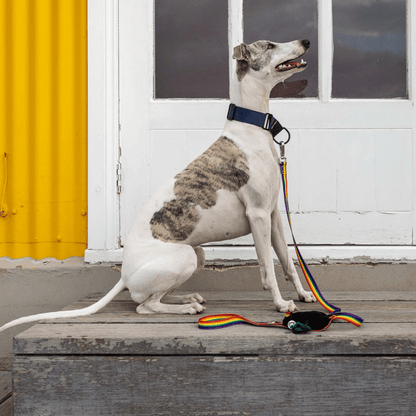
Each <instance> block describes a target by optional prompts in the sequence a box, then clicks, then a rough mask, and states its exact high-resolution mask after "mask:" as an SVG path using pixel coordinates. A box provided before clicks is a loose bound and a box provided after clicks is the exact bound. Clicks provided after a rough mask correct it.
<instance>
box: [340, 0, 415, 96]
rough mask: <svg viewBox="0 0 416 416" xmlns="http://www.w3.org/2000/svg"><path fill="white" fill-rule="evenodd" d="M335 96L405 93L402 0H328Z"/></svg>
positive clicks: (400, 94)
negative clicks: (332, 40)
mask: <svg viewBox="0 0 416 416" xmlns="http://www.w3.org/2000/svg"><path fill="white" fill-rule="evenodd" d="M333 19H334V69H333V81H332V96H333V97H336V98H406V97H407V86H406V0H348V1H345V0H333Z"/></svg>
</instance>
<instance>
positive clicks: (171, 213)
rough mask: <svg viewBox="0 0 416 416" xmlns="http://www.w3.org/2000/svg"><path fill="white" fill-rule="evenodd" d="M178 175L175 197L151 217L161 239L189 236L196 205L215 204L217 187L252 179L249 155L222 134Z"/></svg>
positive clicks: (231, 186)
mask: <svg viewBox="0 0 416 416" xmlns="http://www.w3.org/2000/svg"><path fill="white" fill-rule="evenodd" d="M175 178H176V181H175V186H174V189H173V191H174V194H175V199H172V200H171V201H168V202H165V203H164V204H163V207H162V208H161V209H160V210H159V211H157V212H155V213H154V215H153V217H152V219H151V221H150V228H151V230H152V235H153V237H154V238H157V239H159V240H162V241H173V242H180V241H184V240H186V239H187V238H188V237H189V236H190V235H191V234H192V232H193V230H194V229H195V226H196V224H197V222H198V220H199V214H198V211H197V209H196V206H197V205H199V206H200V207H201V208H202V209H209V208H212V207H213V206H214V205H215V204H216V202H217V198H218V195H217V191H218V190H220V189H225V190H227V191H231V192H236V191H238V190H239V189H240V188H241V187H242V186H243V185H245V184H246V183H247V182H248V180H249V168H248V162H247V157H246V155H245V154H244V152H242V151H241V149H240V148H239V147H238V146H237V145H236V144H235V143H234V142H233V141H232V140H230V139H228V138H227V137H224V136H222V137H220V138H219V139H218V140H217V141H216V142H215V143H214V144H213V145H212V146H211V147H210V148H209V149H208V150H207V151H206V152H204V153H203V154H202V155H201V156H199V157H198V158H197V159H195V160H194V161H193V162H192V163H191V164H190V165H189V166H188V167H187V168H185V169H184V170H183V171H182V172H181V173H179V174H178V175H176V176H175Z"/></svg>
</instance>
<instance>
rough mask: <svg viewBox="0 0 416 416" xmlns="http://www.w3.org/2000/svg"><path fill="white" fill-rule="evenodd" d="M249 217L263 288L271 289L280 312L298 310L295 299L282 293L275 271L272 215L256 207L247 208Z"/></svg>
mask: <svg viewBox="0 0 416 416" xmlns="http://www.w3.org/2000/svg"><path fill="white" fill-rule="evenodd" d="M246 215H247V218H248V220H249V222H250V227H251V232H252V234H253V239H254V245H255V247H256V252H257V257H258V259H259V265H260V273H261V279H262V283H263V288H264V289H268V290H270V292H271V293H272V296H273V302H274V304H275V305H276V308H277V310H278V311H279V312H287V311H291V312H293V311H295V310H297V308H296V305H295V303H294V302H293V300H290V301H286V300H284V299H283V298H282V295H281V294H280V291H279V287H278V285H277V281H276V275H275V272H274V263H273V255H272V248H271V245H270V240H271V217H270V213H268V212H267V211H266V210H263V209H260V208H256V209H248V210H247V213H246Z"/></svg>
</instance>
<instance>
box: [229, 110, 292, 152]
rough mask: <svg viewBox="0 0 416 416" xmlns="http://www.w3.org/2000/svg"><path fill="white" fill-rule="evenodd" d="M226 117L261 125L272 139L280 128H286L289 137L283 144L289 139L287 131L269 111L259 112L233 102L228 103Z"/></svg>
mask: <svg viewBox="0 0 416 416" xmlns="http://www.w3.org/2000/svg"><path fill="white" fill-rule="evenodd" d="M227 119H228V120H236V121H241V122H242V123H248V124H253V125H254V126H258V127H261V128H262V129H264V130H267V131H269V132H270V133H271V134H272V136H273V139H274V137H275V136H277V135H278V134H279V133H280V132H281V131H282V130H286V132H287V134H288V135H289V138H288V140H287V141H286V142H285V143H284V144H286V143H288V142H289V140H290V133H289V131H288V130H287V129H286V128H285V127H283V126H282V125H281V124H280V123H279V122H278V121H277V120H276V119H275V118H274V117H273V115H272V114H270V113H260V112H258V111H254V110H249V109H248V108H243V107H237V106H236V105H235V104H230V106H229V107H228V113H227ZM275 141H276V140H275ZM279 144H280V143H279Z"/></svg>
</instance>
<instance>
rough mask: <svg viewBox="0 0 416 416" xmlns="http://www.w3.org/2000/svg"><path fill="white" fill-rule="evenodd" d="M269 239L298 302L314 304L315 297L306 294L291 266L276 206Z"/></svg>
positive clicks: (293, 266)
mask: <svg viewBox="0 0 416 416" xmlns="http://www.w3.org/2000/svg"><path fill="white" fill-rule="evenodd" d="M271 238H272V246H273V249H274V251H275V252H276V254H277V257H278V258H279V261H280V264H281V266H282V269H283V273H284V275H285V278H286V280H290V281H291V282H292V283H293V286H295V289H296V292H297V294H298V297H299V300H301V301H303V302H316V299H315V296H314V295H313V294H312V292H307V291H306V290H305V289H304V288H303V287H302V283H301V282H300V279H299V275H298V273H297V271H296V269H295V265H294V264H293V260H292V257H291V256H290V254H289V250H288V247H287V244H286V239H285V234H284V231H283V224H282V218H281V216H280V212H279V210H278V208H277V206H276V207H275V208H274V210H273V212H272V221H271Z"/></svg>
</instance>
